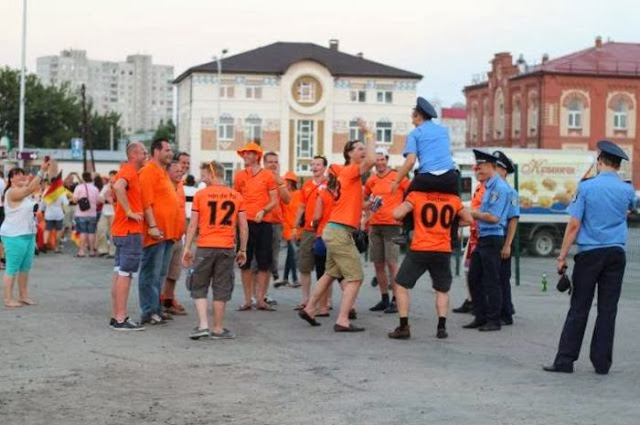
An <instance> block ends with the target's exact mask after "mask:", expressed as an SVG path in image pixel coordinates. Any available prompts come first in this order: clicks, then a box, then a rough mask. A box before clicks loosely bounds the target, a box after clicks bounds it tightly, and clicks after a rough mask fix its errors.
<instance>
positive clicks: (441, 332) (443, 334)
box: [436, 328, 449, 339]
mask: <svg viewBox="0 0 640 425" xmlns="http://www.w3.org/2000/svg"><path fill="white" fill-rule="evenodd" d="M448 336H449V334H448V333H447V330H446V329H445V328H438V331H437V332H436V338H438V339H445V338H446V337H448Z"/></svg>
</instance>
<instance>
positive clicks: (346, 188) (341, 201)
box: [329, 164, 363, 229]
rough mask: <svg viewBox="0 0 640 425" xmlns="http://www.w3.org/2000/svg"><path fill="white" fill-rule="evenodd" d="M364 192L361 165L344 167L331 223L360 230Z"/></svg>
mask: <svg viewBox="0 0 640 425" xmlns="http://www.w3.org/2000/svg"><path fill="white" fill-rule="evenodd" d="M362 192H363V190H362V181H361V180H360V165H358V164H351V165H345V166H344V167H342V168H341V169H340V171H339V173H338V186H337V188H336V190H335V193H334V199H335V204H334V205H333V209H332V210H331V216H330V217H329V221H330V222H332V223H339V224H344V225H345V226H350V227H353V228H354V229H359V228H360V220H361V218H362Z"/></svg>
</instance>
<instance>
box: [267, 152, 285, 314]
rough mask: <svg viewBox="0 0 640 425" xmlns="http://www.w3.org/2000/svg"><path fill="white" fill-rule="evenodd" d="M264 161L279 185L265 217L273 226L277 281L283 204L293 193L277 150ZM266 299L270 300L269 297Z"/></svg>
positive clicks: (272, 273) (274, 263)
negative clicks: (288, 185) (275, 198)
mask: <svg viewBox="0 0 640 425" xmlns="http://www.w3.org/2000/svg"><path fill="white" fill-rule="evenodd" d="M263 163H264V168H265V170H270V171H271V172H272V173H273V177H274V178H275V180H276V183H277V185H278V192H277V204H276V206H275V208H273V210H271V211H270V212H269V214H267V215H265V217H264V222H265V223H271V227H272V228H273V235H272V244H271V253H272V256H273V258H272V261H271V275H272V276H273V280H274V281H277V280H278V279H280V274H279V273H278V263H279V261H278V260H279V257H280V255H279V254H280V242H281V241H282V224H283V221H284V215H283V213H282V205H283V204H284V205H287V204H289V202H291V194H290V193H289V189H287V182H286V181H285V179H284V178H283V177H282V176H280V160H279V158H278V154H277V153H275V152H267V153H265V154H264V158H263ZM268 290H269V281H268V280H267V291H268ZM265 295H267V292H265ZM264 301H265V302H268V297H267V299H265V300H264ZM273 304H276V302H275V301H273Z"/></svg>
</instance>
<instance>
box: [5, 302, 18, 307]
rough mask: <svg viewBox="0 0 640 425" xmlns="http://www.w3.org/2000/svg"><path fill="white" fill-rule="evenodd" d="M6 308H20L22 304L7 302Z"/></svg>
mask: <svg viewBox="0 0 640 425" xmlns="http://www.w3.org/2000/svg"><path fill="white" fill-rule="evenodd" d="M4 306H5V307H7V308H20V307H22V303H19V302H18V301H8V302H7V301H5V302H4Z"/></svg>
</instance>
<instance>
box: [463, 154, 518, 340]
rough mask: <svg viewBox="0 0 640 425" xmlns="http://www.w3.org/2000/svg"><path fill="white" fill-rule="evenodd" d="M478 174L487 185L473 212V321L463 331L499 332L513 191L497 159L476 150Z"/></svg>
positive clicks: (471, 277) (471, 270) (470, 274)
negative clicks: (504, 252)
mask: <svg viewBox="0 0 640 425" xmlns="http://www.w3.org/2000/svg"><path fill="white" fill-rule="evenodd" d="M473 154H474V155H475V158H476V165H477V167H478V168H477V171H476V175H477V176H478V179H479V180H480V181H484V182H485V188H486V189H485V193H484V196H483V198H482V203H481V204H480V208H479V209H477V210H473V211H471V216H472V217H473V218H474V219H475V220H477V221H478V246H477V248H476V249H475V250H474V251H473V254H471V264H470V265H469V290H470V291H471V298H472V299H473V312H474V314H475V317H474V319H473V321H472V322H471V323H469V324H467V325H464V326H463V328H466V329H478V330H480V331H499V330H500V328H501V322H500V315H501V312H502V288H501V286H500V264H501V256H500V253H501V251H502V247H503V245H504V229H505V228H506V227H507V214H508V212H509V206H510V199H511V189H510V187H509V185H508V184H507V183H506V182H505V181H504V179H502V177H500V174H498V172H497V170H496V163H497V158H496V157H495V156H493V155H491V154H490V153H486V152H483V151H480V150H477V149H474V150H473Z"/></svg>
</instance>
